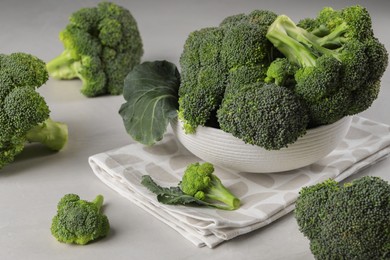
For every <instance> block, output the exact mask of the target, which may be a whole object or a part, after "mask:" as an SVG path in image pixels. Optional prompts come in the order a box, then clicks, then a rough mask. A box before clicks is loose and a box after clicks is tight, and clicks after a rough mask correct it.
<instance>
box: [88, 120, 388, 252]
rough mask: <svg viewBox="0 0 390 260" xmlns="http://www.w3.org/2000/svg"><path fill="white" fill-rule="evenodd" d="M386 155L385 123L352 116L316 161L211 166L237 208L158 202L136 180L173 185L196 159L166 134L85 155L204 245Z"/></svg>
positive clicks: (99, 171)
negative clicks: (271, 167)
mask: <svg viewBox="0 0 390 260" xmlns="http://www.w3.org/2000/svg"><path fill="white" fill-rule="evenodd" d="M389 154H390V126H388V125H384V124H380V123H377V122H373V121H371V120H368V119H365V118H362V117H357V116H355V117H354V118H353V121H352V123H351V127H350V130H349V132H348V134H347V136H346V137H345V139H344V140H343V141H342V142H341V143H340V144H339V146H338V147H337V148H336V149H335V150H334V151H333V152H331V153H330V154H329V155H327V156H326V157H325V158H323V159H321V160H320V161H318V162H316V163H314V164H312V165H309V166H307V167H304V168H300V169H297V170H293V171H288V172H281V173H266V174H265V173H258V174H256V173H240V172H234V171H230V170H227V169H222V168H218V167H216V171H215V174H216V175H217V176H219V177H220V178H221V180H222V182H223V183H224V184H225V186H227V187H228V188H229V189H230V190H231V191H232V192H233V193H234V194H235V195H236V196H237V197H239V198H240V199H241V202H242V206H241V207H240V208H239V209H238V210H235V211H223V210H217V209H211V208H199V207H185V206H170V205H163V204H160V203H159V202H157V200H156V196H155V195H154V194H152V193H150V192H149V191H148V190H147V189H146V188H145V187H143V186H142V185H141V184H140V181H141V176H142V175H145V174H148V175H150V176H152V177H153V179H154V180H155V181H156V182H157V183H158V184H160V185H161V186H177V184H178V182H179V180H180V179H181V176H182V174H183V172H184V170H185V168H186V166H187V165H188V164H189V163H193V162H197V161H200V160H199V159H198V158H197V157H195V156H193V155H192V154H191V153H189V152H188V151H187V150H186V149H185V148H184V147H183V146H181V144H179V143H178V142H177V141H176V139H175V137H174V135H173V134H172V133H171V132H168V133H167V134H166V136H165V137H164V139H163V141H161V142H159V143H158V144H157V145H155V146H153V147H145V146H143V145H142V144H139V143H136V142H133V143H131V144H129V145H126V146H124V147H120V148H117V149H114V150H111V151H107V152H104V153H100V154H96V155H93V156H91V157H90V158H89V163H90V166H91V168H92V170H93V172H94V173H95V174H96V176H97V177H99V178H100V179H101V180H102V181H103V182H104V183H106V184H107V185H108V186H110V187H111V188H112V189H114V190H115V191H117V192H118V193H119V194H121V195H122V196H124V197H125V198H127V199H129V200H130V201H132V202H133V203H135V204H137V205H138V206H139V207H141V208H143V209H144V210H146V211H147V212H148V213H150V214H152V215H153V216H155V217H156V218H158V219H160V220H161V221H163V222H164V223H166V224H168V225H169V226H170V227H172V228H173V229H175V230H176V231H177V232H179V233H180V234H181V235H183V236H184V237H185V238H187V239H188V240H190V241H191V242H193V243H194V244H195V245H196V246H198V247H202V246H208V247H210V248H212V247H215V246H217V245H218V244H220V243H222V242H224V241H226V240H229V239H232V238H234V237H236V236H239V235H242V234H245V233H248V232H251V231H253V230H256V229H259V228H261V227H263V226H265V225H268V224H270V223H271V222H273V221H274V220H276V219H278V218H280V217H281V216H283V215H285V214H287V213H289V212H291V211H292V210H293V209H294V202H295V200H296V199H297V196H298V192H299V191H300V189H301V188H302V187H304V186H308V185H313V184H315V183H318V182H321V181H324V180H326V179H329V178H334V179H336V180H337V181H341V180H343V179H345V178H347V177H348V176H350V175H352V174H354V173H356V172H358V171H359V170H361V169H362V168H364V167H367V166H369V165H372V164H374V163H376V162H378V161H379V160H381V159H383V158H385V157H387V156H388V155H389Z"/></svg>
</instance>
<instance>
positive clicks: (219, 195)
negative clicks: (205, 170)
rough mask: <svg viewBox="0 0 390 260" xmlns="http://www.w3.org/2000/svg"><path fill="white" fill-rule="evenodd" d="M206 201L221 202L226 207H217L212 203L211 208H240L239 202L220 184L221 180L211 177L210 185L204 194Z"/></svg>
mask: <svg viewBox="0 0 390 260" xmlns="http://www.w3.org/2000/svg"><path fill="white" fill-rule="evenodd" d="M205 196H206V199H207V200H213V201H219V202H223V203H224V204H226V205H218V204H214V203H212V205H213V207H216V208H219V209H223V210H235V209H237V208H238V207H240V200H239V199H238V198H237V197H236V196H234V195H233V194H232V193H231V192H230V191H229V190H228V189H227V188H226V187H225V186H224V185H223V184H222V182H221V180H220V179H219V178H218V177H217V176H215V175H212V177H211V185H210V187H209V188H208V189H207V192H205Z"/></svg>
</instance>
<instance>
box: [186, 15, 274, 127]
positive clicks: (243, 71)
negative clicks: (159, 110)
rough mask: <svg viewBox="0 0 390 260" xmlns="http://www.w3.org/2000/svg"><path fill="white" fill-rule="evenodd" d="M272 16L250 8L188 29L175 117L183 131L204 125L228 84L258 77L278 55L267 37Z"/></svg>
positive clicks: (239, 83)
mask: <svg viewBox="0 0 390 260" xmlns="http://www.w3.org/2000/svg"><path fill="white" fill-rule="evenodd" d="M276 17H277V15H276V14H274V13H273V12H270V11H266V10H255V11H253V12H252V13H250V14H248V15H245V14H239V15H234V16H230V17H227V18H225V19H224V20H223V21H222V22H221V24H220V26H218V27H210V28H203V29H201V30H198V31H194V32H192V33H190V35H189V36H188V38H187V40H186V42H185V45H184V50H183V52H182V55H181V57H180V65H181V68H182V72H181V85H180V89H179V117H180V119H181V120H183V121H184V126H185V130H186V132H187V133H194V132H195V130H196V127H197V126H199V125H207V124H208V122H209V121H210V120H211V121H213V119H215V118H213V117H214V115H215V114H216V111H217V109H218V108H219V106H220V104H221V102H222V99H223V96H224V92H225V89H226V87H227V86H228V85H236V86H240V85H242V84H249V83H254V82H257V81H262V80H263V79H264V78H265V76H266V68H267V67H268V65H269V63H270V62H271V61H272V60H273V59H274V57H273V55H272V54H273V53H274V54H275V56H276V55H277V51H274V50H275V48H274V47H273V46H272V44H271V43H270V42H269V41H268V40H267V38H266V37H265V36H266V32H267V28H268V26H269V25H270V24H271V23H272V22H273V21H274V20H275V19H276Z"/></svg>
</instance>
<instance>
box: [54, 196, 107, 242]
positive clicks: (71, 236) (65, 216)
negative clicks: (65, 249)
mask: <svg viewBox="0 0 390 260" xmlns="http://www.w3.org/2000/svg"><path fill="white" fill-rule="evenodd" d="M102 205H103V196H102V195H98V196H97V197H96V198H95V199H94V200H93V201H92V202H89V201H85V200H81V199H80V197H79V196H78V195H76V194H67V195H65V196H64V197H63V198H62V199H61V200H60V201H59V203H58V206H57V214H56V215H55V216H54V217H53V221H52V225H51V233H52V234H53V236H54V237H55V238H56V239H57V240H58V241H60V242H64V243H69V244H70V243H74V244H79V245H85V244H87V243H89V242H91V241H94V240H96V239H98V238H102V237H105V236H106V235H107V234H108V232H109V230H110V224H109V222H108V218H107V216H106V215H104V214H102V213H101V207H102Z"/></svg>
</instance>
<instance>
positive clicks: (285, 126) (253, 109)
mask: <svg viewBox="0 0 390 260" xmlns="http://www.w3.org/2000/svg"><path fill="white" fill-rule="evenodd" d="M217 116H218V121H219V123H220V127H221V129H222V130H223V131H225V132H228V133H231V134H232V135H233V136H236V137H238V138H240V139H242V140H243V141H244V142H246V143H248V144H253V145H258V146H261V147H263V148H265V149H267V150H279V149H281V148H283V147H287V146H288V145H289V144H291V143H293V142H295V141H296V140H297V139H298V137H300V136H302V135H304V134H305V133H306V127H307V123H308V113H307V109H306V105H305V104H304V103H303V102H301V100H300V99H299V98H298V96H296V95H295V94H294V93H293V92H292V91H291V90H289V89H287V88H285V87H279V86H276V85H275V84H265V83H263V82H259V83H254V84H250V85H245V86H242V87H241V88H230V87H228V88H227V89H226V94H225V97H224V99H223V102H222V105H221V107H220V109H219V110H218V114H217Z"/></svg>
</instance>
